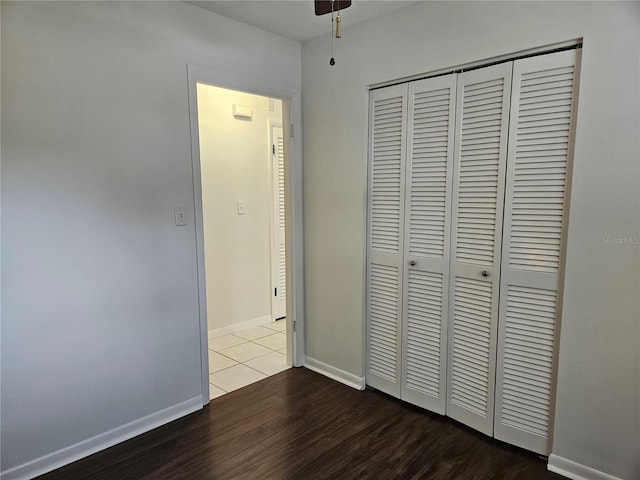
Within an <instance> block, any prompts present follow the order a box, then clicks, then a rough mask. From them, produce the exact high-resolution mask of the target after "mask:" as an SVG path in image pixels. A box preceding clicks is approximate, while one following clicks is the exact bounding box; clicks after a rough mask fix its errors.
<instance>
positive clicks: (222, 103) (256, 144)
mask: <svg viewBox="0 0 640 480" xmlns="http://www.w3.org/2000/svg"><path fill="white" fill-rule="evenodd" d="M196 98H197V121H198V145H199V156H200V162H199V163H200V172H199V174H200V182H201V188H202V231H203V250H204V272H202V273H204V276H205V282H204V283H205V285H206V287H205V291H206V293H205V296H206V306H207V308H206V311H207V315H206V323H207V333H208V334H207V337H208V351H207V354H208V364H209V368H208V372H207V373H208V379H209V399H213V398H216V397H218V396H221V395H224V394H226V393H229V392H231V391H234V390H237V389H239V388H242V387H244V386H246V385H249V384H251V383H254V382H256V381H259V380H262V379H264V378H266V377H267V376H270V375H274V374H276V373H279V372H281V371H283V370H286V369H287V368H290V366H291V361H290V358H291V353H289V355H287V353H288V345H289V342H288V341H287V338H290V335H287V321H286V304H287V303H286V295H287V287H286V285H287V273H286V272H287V262H286V243H285V203H286V201H285V200H286V198H285V196H286V188H285V138H284V133H283V118H284V115H283V110H284V102H283V100H281V99H278V98H270V97H266V96H262V95H256V94H253V93H247V92H242V91H239V90H231V89H227V88H222V87H218V86H214V85H210V84H207V83H200V82H197V83H196Z"/></svg>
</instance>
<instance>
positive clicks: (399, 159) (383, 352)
mask: <svg viewBox="0 0 640 480" xmlns="http://www.w3.org/2000/svg"><path fill="white" fill-rule="evenodd" d="M369 101H370V105H369V112H370V119H369V138H370V139H371V140H370V145H369V159H370V160H369V199H368V204H369V218H368V226H369V228H368V238H367V246H368V249H367V250H368V251H367V312H366V315H367V319H368V322H367V360H368V361H367V372H366V376H367V383H368V384H369V385H371V386H372V387H374V388H377V389H379V390H381V391H383V392H386V393H389V394H391V395H395V396H396V397H399V396H400V385H401V366H400V365H401V361H400V360H401V356H402V350H401V315H402V268H403V253H402V247H403V236H404V228H403V219H404V217H403V212H404V171H405V155H406V130H407V128H406V127H407V125H406V124H407V122H406V116H407V85H399V86H395V87H388V88H384V89H382V90H375V91H372V92H371V94H370V100H369Z"/></svg>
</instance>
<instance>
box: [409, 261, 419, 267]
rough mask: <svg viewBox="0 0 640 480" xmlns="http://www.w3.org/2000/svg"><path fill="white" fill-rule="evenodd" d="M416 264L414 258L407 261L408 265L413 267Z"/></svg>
mask: <svg viewBox="0 0 640 480" xmlns="http://www.w3.org/2000/svg"><path fill="white" fill-rule="evenodd" d="M417 264H418V262H416V261H415V260H411V261H410V262H409V265H411V266H412V267H415V266H416V265H417Z"/></svg>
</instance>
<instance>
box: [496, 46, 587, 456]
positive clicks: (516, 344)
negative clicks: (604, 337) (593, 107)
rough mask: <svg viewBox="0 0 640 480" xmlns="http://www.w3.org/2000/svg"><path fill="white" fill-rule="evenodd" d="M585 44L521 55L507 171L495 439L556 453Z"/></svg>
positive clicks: (515, 81)
mask: <svg viewBox="0 0 640 480" xmlns="http://www.w3.org/2000/svg"><path fill="white" fill-rule="evenodd" d="M579 54H580V51H579V50H569V51H566V52H559V53H554V54H550V55H543V56H539V57H533V58H529V59H523V60H517V61H515V63H514V68H513V87H512V97H511V121H510V134H509V153H508V166H507V179H506V195H505V214H504V238H503V252H502V275H501V281H500V284H501V286H500V327H499V336H498V362H497V379H496V407H495V413H496V418H495V437H496V438H498V439H500V440H504V441H506V442H509V443H511V444H513V445H518V446H520V447H523V448H526V449H528V450H533V451H535V452H538V453H542V454H544V455H548V454H549V453H550V451H551V441H550V440H551V438H550V437H551V435H550V432H551V423H552V418H553V417H552V414H553V408H552V407H553V405H552V404H553V388H554V383H555V378H554V364H555V349H556V339H557V332H558V322H557V318H558V317H559V314H560V307H559V298H560V295H559V293H560V292H559V290H560V279H561V266H562V253H563V239H564V232H565V231H566V228H565V225H566V221H567V218H566V214H567V201H568V187H569V186H568V181H569V179H570V175H569V174H568V170H569V169H570V167H571V157H572V152H571V148H572V137H573V130H574V129H573V123H574V118H575V111H576V102H575V98H576V97H577V76H578V74H577V71H578V64H579Z"/></svg>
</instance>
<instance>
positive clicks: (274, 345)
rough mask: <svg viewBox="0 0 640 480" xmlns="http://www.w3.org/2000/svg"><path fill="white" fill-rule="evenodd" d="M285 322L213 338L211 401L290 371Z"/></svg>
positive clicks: (210, 367) (210, 338)
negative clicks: (288, 369)
mask: <svg viewBox="0 0 640 480" xmlns="http://www.w3.org/2000/svg"><path fill="white" fill-rule="evenodd" d="M285 329H286V323H285V320H284V319H283V320H278V321H277V322H275V323H272V322H269V323H265V324H264V325H260V326H257V327H251V328H247V329H245V330H241V331H239V332H235V333H233V334H229V335H223V336H220V337H209V395H210V398H211V399H214V398H216V397H219V396H221V395H224V394H225V393H229V392H231V391H233V390H237V389H238V388H242V387H244V386H246V385H249V384H251V383H254V382H257V381H258V380H262V379H263V378H267V377H268V376H270V375H275V374H276V373H278V372H282V371H283V370H286V369H287V368H289V367H288V365H287V348H286V339H287V335H286V332H285Z"/></svg>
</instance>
